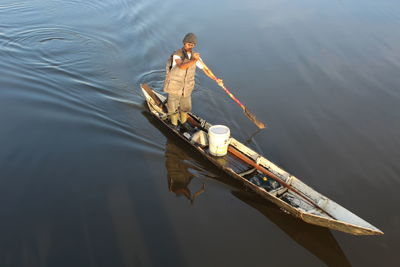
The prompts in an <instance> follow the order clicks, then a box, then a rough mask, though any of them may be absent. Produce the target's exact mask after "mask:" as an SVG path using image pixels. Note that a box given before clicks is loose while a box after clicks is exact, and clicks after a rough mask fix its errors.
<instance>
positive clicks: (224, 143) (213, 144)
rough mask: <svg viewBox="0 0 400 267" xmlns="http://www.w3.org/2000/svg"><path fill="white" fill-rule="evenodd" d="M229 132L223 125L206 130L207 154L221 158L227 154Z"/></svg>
mask: <svg viewBox="0 0 400 267" xmlns="http://www.w3.org/2000/svg"><path fill="white" fill-rule="evenodd" d="M230 134H231V131H230V130H229V128H228V127H226V126H225V125H214V126H211V127H210V128H209V129H208V143H209V147H208V149H209V152H210V154H211V155H213V156H217V157H222V156H225V155H226V153H228V146H229V140H230V139H229V137H230Z"/></svg>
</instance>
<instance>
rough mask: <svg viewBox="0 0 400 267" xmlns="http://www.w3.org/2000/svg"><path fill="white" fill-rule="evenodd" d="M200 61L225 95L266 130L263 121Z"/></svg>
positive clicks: (258, 125)
mask: <svg viewBox="0 0 400 267" xmlns="http://www.w3.org/2000/svg"><path fill="white" fill-rule="evenodd" d="M200 61H201V62H202V63H203V65H204V69H203V70H204V71H205V72H206V73H208V74H209V75H210V77H211V79H213V80H214V81H216V82H217V84H218V85H219V86H220V87H221V88H222V89H224V91H225V93H227V94H228V95H229V96H230V97H231V98H232V99H233V100H234V101H235V102H236V103H237V104H238V105H239V106H240V107H241V108H242V109H243V111H244V114H245V115H246V116H247V118H249V119H250V120H251V121H252V122H253V123H254V124H255V125H257V127H258V128H260V129H264V128H265V124H264V123H263V122H261V121H259V120H258V119H257V118H256V116H255V115H254V114H253V113H251V112H250V111H249V110H248V109H247V108H246V107H245V105H243V104H242V103H240V101H239V100H238V99H237V98H236V97H235V96H234V95H233V94H232V93H231V92H230V91H229V90H228V89H226V87H225V85H224V84H223V83H222V82H218V81H217V80H219V79H218V78H217V77H216V76H215V75H214V73H213V72H212V71H211V70H210V68H209V67H207V65H206V64H205V63H204V61H203V60H202V59H200Z"/></svg>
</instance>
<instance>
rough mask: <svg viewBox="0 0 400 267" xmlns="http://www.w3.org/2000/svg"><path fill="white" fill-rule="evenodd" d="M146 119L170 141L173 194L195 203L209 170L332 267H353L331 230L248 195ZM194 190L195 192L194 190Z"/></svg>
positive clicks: (167, 158)
mask: <svg viewBox="0 0 400 267" xmlns="http://www.w3.org/2000/svg"><path fill="white" fill-rule="evenodd" d="M143 115H144V116H145V117H146V118H147V119H148V120H149V122H150V123H151V124H153V125H154V126H155V127H156V128H158V129H159V130H160V132H161V133H163V134H164V135H165V136H166V138H167V144H166V151H165V165H166V168H167V172H168V174H167V176H168V189H169V190H170V191H171V192H174V193H176V194H177V195H184V196H185V198H187V199H188V200H189V201H191V203H193V200H194V198H195V197H194V198H193V196H194V195H195V194H196V193H194V194H193V193H191V191H193V192H201V193H202V192H203V190H202V189H204V187H203V186H202V184H204V179H203V178H204V176H203V174H201V172H202V171H204V170H207V172H208V173H209V172H211V174H212V175H211V176H212V177H213V179H215V180H217V181H218V182H221V183H223V184H225V185H228V186H229V187H230V188H233V191H232V194H233V195H234V196H235V197H236V198H238V199H240V200H241V201H243V202H245V203H246V204H248V205H249V206H251V207H253V208H255V209H256V210H257V211H259V212H260V213H261V214H263V215H264V216H265V217H267V218H268V219H269V220H270V221H272V222H273V223H274V224H275V225H277V226H278V227H279V228H280V229H282V230H283V231H284V232H285V233H286V234H287V235H288V236H289V237H290V238H292V239H293V240H294V241H296V243H298V244H299V245H301V246H302V247H304V248H305V249H307V250H308V251H310V252H311V253H312V254H314V255H315V256H316V257H317V258H319V259H320V260H321V261H323V262H324V263H326V264H327V265H328V266H343V267H346V266H351V265H350V263H349V262H348V260H347V258H346V256H345V254H344V253H343V251H342V249H341V248H340V246H339V244H338V243H337V241H336V239H335V238H334V236H333V235H332V233H331V232H330V231H329V230H328V229H326V228H323V227H319V226H314V225H310V224H307V223H304V222H302V221H301V220H298V219H296V218H295V217H293V216H290V215H288V214H286V213H284V212H282V211H281V210H280V209H279V208H278V207H276V206H275V205H273V204H272V203H270V202H268V201H264V200H263V199H260V198H259V197H256V196H254V194H252V193H251V192H247V191H245V190H246V188H245V187H243V186H242V184H240V183H237V182H236V181H235V180H232V179H228V176H227V175H225V174H224V173H222V172H220V171H219V170H218V169H216V168H215V167H214V166H212V165H210V163H209V162H207V161H206V160H204V159H203V158H200V157H199V155H197V154H196V153H194V152H193V151H191V150H190V149H186V148H188V146H187V145H186V144H185V143H183V142H182V141H181V140H177V139H176V138H173V135H172V134H171V132H170V131H167V129H165V127H161V126H162V125H161V124H159V123H158V121H156V120H155V119H154V117H152V116H149V114H148V113H145V112H144V113H143ZM199 173H200V174H199ZM193 183H194V185H193ZM192 188H193V190H190V189H192ZM201 193H199V194H201ZM199 194H197V196H198V195H199ZM192 199H193V200H192ZM200 199H201V197H200ZM200 199H199V200H200Z"/></svg>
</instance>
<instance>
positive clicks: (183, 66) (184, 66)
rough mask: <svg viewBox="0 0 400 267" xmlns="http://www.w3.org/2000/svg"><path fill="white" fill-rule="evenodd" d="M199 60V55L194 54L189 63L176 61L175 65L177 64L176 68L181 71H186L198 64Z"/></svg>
mask: <svg viewBox="0 0 400 267" xmlns="http://www.w3.org/2000/svg"><path fill="white" fill-rule="evenodd" d="M199 58H200V54H199V53H193V56H192V58H191V59H190V60H189V61H187V62H185V63H184V62H183V60H182V59H175V63H176V66H177V67H178V68H180V69H181V70H186V69H188V68H189V67H190V66H192V65H193V64H196V62H197V60H199Z"/></svg>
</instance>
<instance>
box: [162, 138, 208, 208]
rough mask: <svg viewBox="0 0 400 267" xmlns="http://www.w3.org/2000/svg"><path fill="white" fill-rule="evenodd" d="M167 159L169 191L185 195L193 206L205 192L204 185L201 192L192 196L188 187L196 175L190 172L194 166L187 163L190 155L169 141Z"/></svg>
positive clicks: (166, 152)
mask: <svg viewBox="0 0 400 267" xmlns="http://www.w3.org/2000/svg"><path fill="white" fill-rule="evenodd" d="M165 158H166V160H165V166H166V167H167V172H168V189H169V191H171V192H174V193H175V194H176V195H177V196H179V195H184V196H185V197H186V198H187V199H188V200H190V203H191V204H193V202H194V200H195V198H196V197H197V196H199V195H200V194H201V193H203V192H204V183H203V185H202V187H201V188H200V190H199V191H197V192H196V193H194V194H193V195H192V194H191V192H190V189H189V188H188V186H189V184H190V182H191V181H192V179H193V178H194V175H193V174H192V173H190V171H189V168H193V166H192V165H190V164H187V163H186V162H185V161H187V160H188V159H189V157H188V155H187V154H186V152H185V151H183V149H181V148H180V147H178V146H177V145H176V144H175V143H174V142H173V141H170V140H169V139H167V145H166V149H165Z"/></svg>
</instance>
